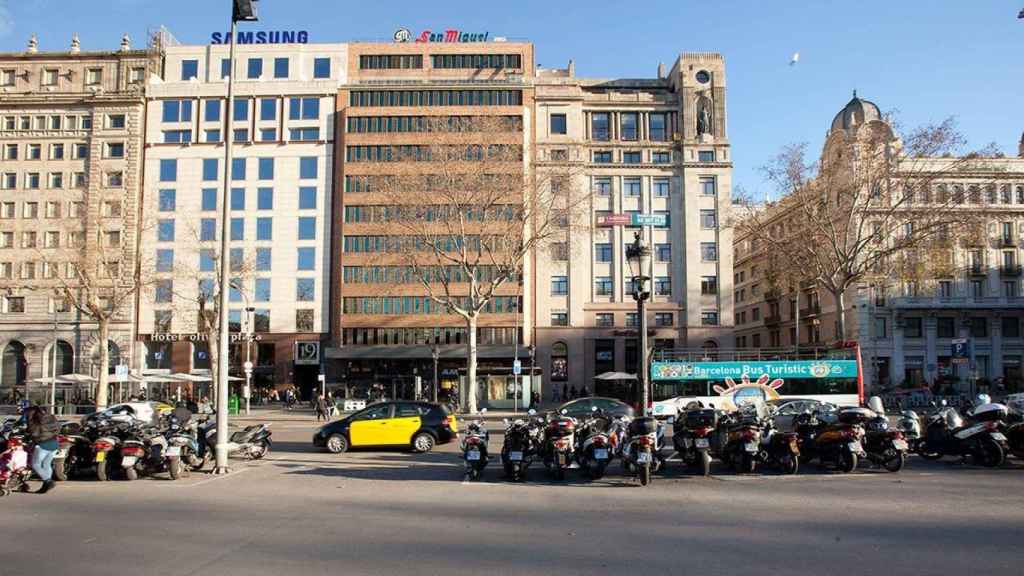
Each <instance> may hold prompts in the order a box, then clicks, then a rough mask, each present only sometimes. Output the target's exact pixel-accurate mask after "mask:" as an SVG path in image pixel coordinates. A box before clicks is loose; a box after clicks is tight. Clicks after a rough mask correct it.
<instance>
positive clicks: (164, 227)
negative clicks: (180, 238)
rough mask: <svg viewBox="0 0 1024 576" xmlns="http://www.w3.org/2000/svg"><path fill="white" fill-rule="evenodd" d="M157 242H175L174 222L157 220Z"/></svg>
mask: <svg viewBox="0 0 1024 576" xmlns="http://www.w3.org/2000/svg"><path fill="white" fill-rule="evenodd" d="M156 239H157V242H174V220H168V219H163V220H157V225H156Z"/></svg>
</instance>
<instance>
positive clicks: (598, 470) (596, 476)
mask: <svg viewBox="0 0 1024 576" xmlns="http://www.w3.org/2000/svg"><path fill="white" fill-rule="evenodd" d="M607 466H608V465H607V464H605V463H604V462H598V461H594V463H593V465H591V466H589V467H588V468H587V470H588V472H589V475H590V479H591V480H600V479H601V478H604V469H605V467H607Z"/></svg>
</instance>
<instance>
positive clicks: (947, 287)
mask: <svg viewBox="0 0 1024 576" xmlns="http://www.w3.org/2000/svg"><path fill="white" fill-rule="evenodd" d="M952 297H953V282H952V281H951V280H939V298H942V299H943V300H946V299H949V298H952Z"/></svg>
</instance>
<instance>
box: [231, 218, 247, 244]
mask: <svg viewBox="0 0 1024 576" xmlns="http://www.w3.org/2000/svg"><path fill="white" fill-rule="evenodd" d="M230 238H231V240H245V218H232V219H231V236H230Z"/></svg>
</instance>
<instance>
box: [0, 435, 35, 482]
mask: <svg viewBox="0 0 1024 576" xmlns="http://www.w3.org/2000/svg"><path fill="white" fill-rule="evenodd" d="M4 446H5V448H4V451H3V452H0V497H3V496H7V495H8V494H10V493H11V492H28V479H29V477H31V476H32V470H31V469H30V468H29V467H28V452H26V451H25V445H24V443H23V440H22V439H21V438H20V437H18V436H8V437H7V438H6V440H5V441H4Z"/></svg>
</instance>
